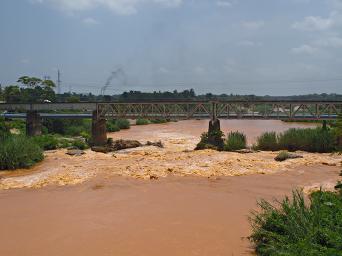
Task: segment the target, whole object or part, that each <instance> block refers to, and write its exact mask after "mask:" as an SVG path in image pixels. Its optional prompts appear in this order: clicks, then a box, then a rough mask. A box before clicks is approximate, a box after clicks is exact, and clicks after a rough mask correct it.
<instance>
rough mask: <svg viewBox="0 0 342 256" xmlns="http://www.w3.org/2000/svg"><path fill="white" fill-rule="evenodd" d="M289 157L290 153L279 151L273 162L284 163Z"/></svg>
mask: <svg viewBox="0 0 342 256" xmlns="http://www.w3.org/2000/svg"><path fill="white" fill-rule="evenodd" d="M290 157H291V156H290V153H289V152H287V151H280V152H279V153H278V155H277V156H276V157H275V158H274V160H276V161H278V162H282V161H285V160H286V159H289V158H290Z"/></svg>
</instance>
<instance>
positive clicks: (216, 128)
mask: <svg viewBox="0 0 342 256" xmlns="http://www.w3.org/2000/svg"><path fill="white" fill-rule="evenodd" d="M222 136H223V133H222V131H221V125H220V120H219V119H217V118H215V119H212V120H210V121H209V129H208V144H210V145H213V146H215V147H217V148H218V149H219V150H222V149H223V144H224V141H223V138H222Z"/></svg>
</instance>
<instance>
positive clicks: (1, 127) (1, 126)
mask: <svg viewBox="0 0 342 256" xmlns="http://www.w3.org/2000/svg"><path fill="white" fill-rule="evenodd" d="M9 134H10V128H9V126H8V125H7V123H6V122H5V119H4V118H1V117H0V140H1V139H2V138H5V137H7V136H9Z"/></svg>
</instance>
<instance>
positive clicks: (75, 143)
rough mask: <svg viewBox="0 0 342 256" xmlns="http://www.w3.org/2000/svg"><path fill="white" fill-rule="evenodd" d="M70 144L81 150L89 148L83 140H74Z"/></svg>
mask: <svg viewBox="0 0 342 256" xmlns="http://www.w3.org/2000/svg"><path fill="white" fill-rule="evenodd" d="M71 145H72V146H73V147H76V148H78V149H81V150H84V149H87V148H89V146H88V144H87V143H85V142H84V141H83V140H74V141H73V142H72V143H71Z"/></svg>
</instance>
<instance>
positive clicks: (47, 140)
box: [32, 134, 58, 150]
mask: <svg viewBox="0 0 342 256" xmlns="http://www.w3.org/2000/svg"><path fill="white" fill-rule="evenodd" d="M32 141H33V142H34V143H36V144H37V145H39V146H40V147H41V148H42V149H43V150H52V149H57V148H58V139H57V137H56V136H55V135H51V134H47V135H41V136H35V137H32Z"/></svg>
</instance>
